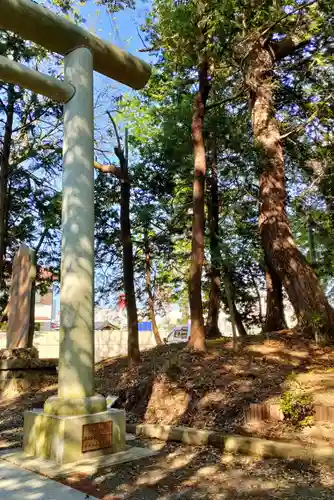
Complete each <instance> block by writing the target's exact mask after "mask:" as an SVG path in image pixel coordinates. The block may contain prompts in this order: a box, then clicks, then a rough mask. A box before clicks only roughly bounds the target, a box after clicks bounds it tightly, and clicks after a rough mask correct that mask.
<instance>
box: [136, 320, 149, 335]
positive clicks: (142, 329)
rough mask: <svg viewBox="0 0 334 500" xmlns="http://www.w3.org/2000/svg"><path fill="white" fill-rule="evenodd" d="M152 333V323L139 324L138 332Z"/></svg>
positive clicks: (143, 322)
mask: <svg viewBox="0 0 334 500" xmlns="http://www.w3.org/2000/svg"><path fill="white" fill-rule="evenodd" d="M151 331H152V322H151V321H142V322H141V323H138V332H151Z"/></svg>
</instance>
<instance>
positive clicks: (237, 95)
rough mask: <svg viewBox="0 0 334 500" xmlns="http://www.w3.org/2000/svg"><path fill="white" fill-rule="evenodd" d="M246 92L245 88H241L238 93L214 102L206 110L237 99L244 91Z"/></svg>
mask: <svg viewBox="0 0 334 500" xmlns="http://www.w3.org/2000/svg"><path fill="white" fill-rule="evenodd" d="M244 92H245V90H244V89H242V90H240V92H238V93H237V94H236V95H234V96H232V97H228V98H227V99H223V100H222V101H217V102H214V103H212V104H209V105H208V106H206V111H209V110H210V109H213V108H217V107H218V106H221V105H222V104H226V103H227V102H231V101H235V100H236V99H238V98H239V97H240V96H241V95H242V94H243V93H244Z"/></svg>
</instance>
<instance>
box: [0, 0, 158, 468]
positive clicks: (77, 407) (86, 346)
mask: <svg viewBox="0 0 334 500" xmlns="http://www.w3.org/2000/svg"><path fill="white" fill-rule="evenodd" d="M0 28H3V29H6V30H10V31H12V32H14V33H16V34H18V35H19V36H21V37H22V38H24V39H26V40H30V41H32V42H35V43H37V44H39V45H42V46H43V47H45V48H46V49H48V50H50V51H53V52H57V53H59V54H61V55H63V56H65V57H64V68H65V79H64V82H62V81H59V80H57V79H55V78H53V77H50V76H48V75H43V74H41V73H39V72H37V71H34V70H32V69H29V68H27V67H25V66H23V65H21V64H19V63H16V62H13V61H11V60H9V59H7V58H5V57H3V56H0V79H2V80H4V81H7V82H9V83H15V84H19V85H21V86H23V87H25V88H28V89H31V90H33V91H34V92H38V93H40V94H42V95H45V96H48V97H50V98H52V99H54V100H55V101H57V102H62V103H64V140H63V166H64V168H63V200H62V249H61V252H62V253H61V286H60V350H59V372H58V395H57V396H53V397H50V398H49V399H48V400H47V401H46V402H45V405H44V411H29V412H26V413H25V423H24V449H25V451H26V452H27V453H29V454H31V455H35V456H41V457H44V458H49V459H52V460H56V461H57V462H59V463H64V462H71V461H76V460H78V459H80V457H81V458H82V457H85V458H87V456H92V455H99V454H101V453H103V454H104V453H111V452H114V451H119V450H121V449H123V448H124V445H125V415H124V412H122V411H120V410H112V411H108V410H107V407H106V400H105V398H104V397H103V396H101V395H98V394H95V393H94V177H93V176H94V167H93V164H94V124H93V70H94V69H95V70H96V71H98V72H100V73H102V74H104V75H106V76H108V77H110V78H113V79H115V80H117V81H119V82H121V83H124V84H126V85H128V86H130V87H132V88H134V89H139V88H141V87H143V86H144V85H145V84H146V82H147V80H148V78H149V76H150V67H149V66H148V65H147V64H146V63H144V62H143V61H141V60H140V59H138V58H136V57H134V56H131V55H130V54H128V53H126V52H124V51H122V50H120V49H119V48H117V47H115V46H113V45H112V44H110V43H106V42H104V41H103V40H101V39H99V38H98V37H96V36H95V35H93V34H91V33H89V32H87V31H86V30H84V29H83V28H81V27H79V26H76V25H75V24H73V23H71V22H69V21H68V20H66V19H64V18H62V17H60V16H57V15H56V14H54V13H52V12H50V11H49V10H48V9H46V8H44V7H41V6H40V5H38V4H36V3H35V2H33V1H30V0H0Z"/></svg>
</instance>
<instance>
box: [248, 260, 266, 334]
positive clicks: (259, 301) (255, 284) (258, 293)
mask: <svg viewBox="0 0 334 500" xmlns="http://www.w3.org/2000/svg"><path fill="white" fill-rule="evenodd" d="M249 273H250V277H251V280H252V282H253V286H254V290H255V293H256V295H257V301H258V303H259V323H260V325H262V321H263V314H262V301H261V294H260V292H259V287H258V285H257V283H256V281H255V278H254V275H253V273H252V270H251V269H250V270H249Z"/></svg>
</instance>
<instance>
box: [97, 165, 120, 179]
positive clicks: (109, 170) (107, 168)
mask: <svg viewBox="0 0 334 500" xmlns="http://www.w3.org/2000/svg"><path fill="white" fill-rule="evenodd" d="M94 168H95V169H96V170H99V171H100V172H102V173H103V174H112V175H114V176H115V177H117V179H124V175H123V173H122V171H121V169H120V168H118V167H116V165H102V164H101V163H98V162H97V161H94Z"/></svg>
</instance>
